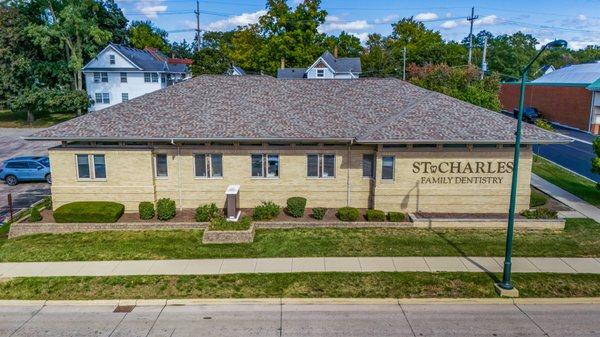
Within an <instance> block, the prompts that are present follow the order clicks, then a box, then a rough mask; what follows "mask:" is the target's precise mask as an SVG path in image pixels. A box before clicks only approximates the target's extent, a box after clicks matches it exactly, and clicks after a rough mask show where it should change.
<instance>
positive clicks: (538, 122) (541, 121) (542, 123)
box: [535, 118, 554, 131]
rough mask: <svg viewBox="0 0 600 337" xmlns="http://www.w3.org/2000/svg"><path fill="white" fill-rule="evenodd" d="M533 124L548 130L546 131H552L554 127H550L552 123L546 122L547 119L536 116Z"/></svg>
mask: <svg viewBox="0 0 600 337" xmlns="http://www.w3.org/2000/svg"><path fill="white" fill-rule="evenodd" d="M535 126H537V127H539V128H542V129H544V130H548V131H554V127H552V124H551V123H550V122H548V121H547V120H544V119H541V118H538V119H536V120H535Z"/></svg>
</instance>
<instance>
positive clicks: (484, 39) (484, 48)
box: [481, 36, 488, 80]
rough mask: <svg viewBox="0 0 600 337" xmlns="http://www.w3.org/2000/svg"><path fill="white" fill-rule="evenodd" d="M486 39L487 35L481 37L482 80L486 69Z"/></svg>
mask: <svg viewBox="0 0 600 337" xmlns="http://www.w3.org/2000/svg"><path fill="white" fill-rule="evenodd" d="M487 40H488V37H487V36H485V37H484V38H483V56H482V58H481V79H482V80H483V76H484V75H485V72H486V71H487V61H486V59H485V58H486V55H487Z"/></svg>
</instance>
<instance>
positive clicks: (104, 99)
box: [102, 92, 110, 104]
mask: <svg viewBox="0 0 600 337" xmlns="http://www.w3.org/2000/svg"><path fill="white" fill-rule="evenodd" d="M102 103H104V104H110V98H109V95H108V93H107V92H103V93H102Z"/></svg>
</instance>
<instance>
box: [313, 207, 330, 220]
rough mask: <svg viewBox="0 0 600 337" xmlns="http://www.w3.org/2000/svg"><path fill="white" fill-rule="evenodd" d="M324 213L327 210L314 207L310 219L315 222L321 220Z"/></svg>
mask: <svg viewBox="0 0 600 337" xmlns="http://www.w3.org/2000/svg"><path fill="white" fill-rule="evenodd" d="M326 213H327V208H324V207H315V208H313V209H312V217H313V218H315V219H317V220H323V218H324V217H325V214H326Z"/></svg>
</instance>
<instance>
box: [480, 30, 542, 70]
mask: <svg viewBox="0 0 600 337" xmlns="http://www.w3.org/2000/svg"><path fill="white" fill-rule="evenodd" d="M537 43H538V42H537V40H536V38H535V37H533V36H532V35H530V34H523V33H522V32H516V33H514V34H512V35H507V34H505V35H499V36H496V37H495V38H493V39H491V40H488V58H487V59H488V60H487V63H488V69H489V70H490V71H496V72H498V73H500V76H502V77H503V78H506V79H515V78H518V77H519V73H520V71H521V68H522V67H524V66H525V65H526V64H527V63H528V62H529V60H530V59H531V58H532V57H533V56H534V55H535V53H536V49H535V46H536V45H537ZM536 68H537V66H534V67H533V69H536Z"/></svg>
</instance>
